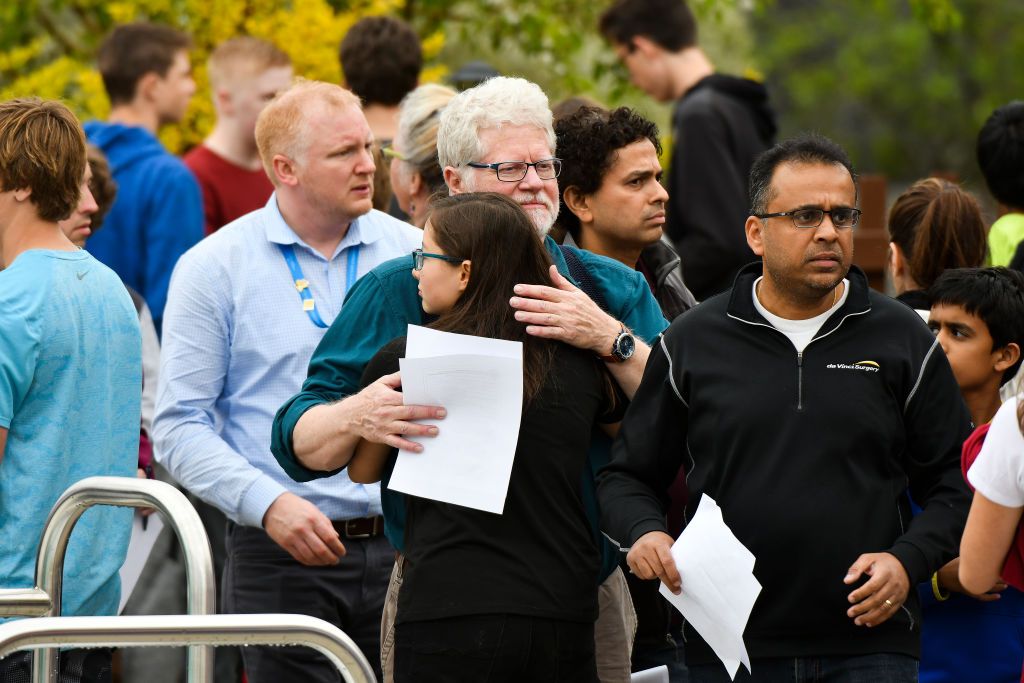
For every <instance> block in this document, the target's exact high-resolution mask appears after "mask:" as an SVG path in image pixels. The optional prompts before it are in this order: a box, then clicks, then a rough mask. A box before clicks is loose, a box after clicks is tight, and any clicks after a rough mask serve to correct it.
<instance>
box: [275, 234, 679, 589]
mask: <svg viewBox="0 0 1024 683" xmlns="http://www.w3.org/2000/svg"><path fill="white" fill-rule="evenodd" d="M544 246H545V247H546V248H547V250H548V253H549V254H550V256H551V260H552V261H553V262H554V264H555V265H556V266H558V270H559V272H560V273H562V275H564V276H565V277H569V269H568V267H567V266H566V264H565V259H564V258H563V257H562V252H561V251H560V250H559V248H558V245H557V244H555V242H554V240H552V239H551V238H550V237H548V238H545V242H544ZM568 248H570V249H572V248H573V247H568ZM577 252H578V254H579V257H580V260H581V261H583V263H584V265H586V267H587V270H588V271H589V273H590V277H591V279H592V280H593V281H594V284H595V285H596V286H597V287H598V288H599V289H600V290H601V292H602V294H604V297H605V300H606V301H607V303H608V308H609V311H608V313H609V315H611V316H613V317H615V318H616V319H618V320H620V321H621V322H622V323H623V324H624V325H626V327H628V328H629V329H631V330H633V332H634V334H636V335H637V336H639V337H640V338H641V339H643V340H645V341H647V342H648V343H650V342H651V341H652V340H653V339H654V338H655V337H657V336H658V335H659V334H660V333H661V332H662V331H663V330H664V329H665V328H666V327H668V323H667V322H666V321H665V319H664V318H663V317H662V315H661V309H660V308H659V307H658V303H657V301H655V300H654V296H653V295H652V294H651V290H650V288H649V287H648V286H647V281H646V280H644V277H643V275H641V274H640V273H638V272H637V271H635V270H633V269H631V268H627V267H626V266H624V265H622V264H621V263H619V262H618V261H613V260H612V259H609V258H606V257H604V256H598V255H597V254H592V253H590V252H588V251H583V250H577ZM416 284H417V283H416V280H415V279H414V278H413V277H412V256H403V257H401V258H396V259H393V260H391V261H387V262H385V263H382V264H381V265H379V266H377V267H376V268H374V269H373V270H371V271H370V272H369V273H367V274H366V275H364V276H363V277H362V278H360V279H359V281H358V282H356V284H355V286H354V287H353V288H352V290H351V291H350V292H349V293H348V296H347V297H345V305H344V306H342V309H341V313H340V314H339V315H338V317H337V318H335V320H334V322H333V323H332V324H331V327H330V329H328V330H327V333H326V334H325V335H324V337H323V339H322V340H321V341H320V345H319V346H317V348H316V351H315V352H314V353H313V358H312V359H311V360H310V362H309V375H308V377H307V378H306V381H305V382H304V383H303V385H302V391H300V392H299V393H298V394H296V395H295V396H293V397H292V398H291V399H290V400H289V401H288V402H287V403H285V404H284V405H283V406H281V409H280V410H278V411H277V415H276V416H275V417H274V428H273V432H272V436H271V450H272V451H273V453H274V456H275V457H276V458H277V461H278V463H280V465H281V467H282V468H283V469H284V471H285V472H287V473H288V474H289V475H290V476H291V477H292V479H294V480H295V481H310V480H312V479H317V478H320V477H329V476H331V475H332V474H335V473H336V472H337V470H335V471H334V472H319V471H316V470H310V469H307V468H306V467H303V466H302V465H301V464H300V463H299V462H298V460H297V459H296V458H295V453H294V452H293V451H292V430H294V429H295V423H296V422H298V421H299V418H300V417H302V414H303V413H305V412H306V411H307V410H309V409H310V408H312V407H313V406H317V405H321V404H324V403H332V402H334V401H337V400H339V399H341V398H344V397H345V396H349V395H351V394H355V393H357V392H358V391H359V389H360V385H361V379H362V375H363V370H364V369H365V368H366V365H367V364H368V363H369V362H370V359H371V358H373V356H374V355H376V353H377V351H379V350H380V348H381V347H382V346H384V345H385V344H387V343H388V342H389V341H391V340H392V339H395V338H396V337H403V336H405V335H406V332H407V326H408V325H410V324H412V325H422V324H423V323H424V315H425V314H424V313H423V308H422V307H421V306H420V298H419V295H418V294H417V293H416ZM608 343H609V348H610V346H611V339H609V340H608ZM610 447H611V441H610V439H608V437H607V436H605V435H604V434H603V433H600V432H598V431H595V433H594V440H593V442H592V443H591V447H590V453H589V462H590V471H589V476H586V477H584V481H583V489H582V490H583V499H584V502H585V504H586V506H587V511H588V516H589V517H590V520H591V525H592V527H593V530H594V534H595V538H597V539H598V540H599V541H600V542H601V543H602V558H603V561H602V564H603V567H602V569H603V571H602V580H603V578H604V577H607V575H608V574H610V573H611V572H612V571H613V570H614V568H615V566H616V564H617V562H618V557H617V556H616V554H615V550H614V546H612V545H611V544H610V543H609V542H608V541H607V540H606V539H604V537H603V536H602V535H601V534H600V532H599V530H598V520H599V518H600V517H599V514H598V510H597V497H596V495H595V488H594V476H593V475H594V473H596V472H597V471H598V470H599V469H600V468H601V467H603V466H604V465H605V464H606V463H607V462H608V460H609V456H610V450H611V448H610ZM392 465H393V459H392V462H391V463H390V464H389V467H388V468H387V471H386V472H385V473H384V480H383V481H382V485H381V504H382V506H383V508H384V530H385V533H386V535H387V537H388V540H389V541H390V542H391V545H393V546H394V547H395V548H396V549H397V550H399V551H401V550H402V549H403V546H404V543H403V539H404V530H405V503H404V500H403V498H402V496H403V494H401V493H397V492H395V491H391V490H390V489H388V488H387V482H388V480H389V479H390V477H391V471H390V468H391V466H392Z"/></svg>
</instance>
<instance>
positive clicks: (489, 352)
mask: <svg viewBox="0 0 1024 683" xmlns="http://www.w3.org/2000/svg"><path fill="white" fill-rule="evenodd" d="M460 355H467V356H495V357H499V358H518V359H519V360H520V361H522V359H523V344H522V342H514V341H507V340H505V339H491V338H490V337H474V336H473V335H470V334H455V333H454V332H439V331H438V330H432V329H430V328H429V327H421V326H419V325H409V327H408V330H407V332H406V341H405V357H406V358H434V357H437V356H460Z"/></svg>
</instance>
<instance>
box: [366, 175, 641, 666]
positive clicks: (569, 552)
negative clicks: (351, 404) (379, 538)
mask: <svg viewBox="0 0 1024 683" xmlns="http://www.w3.org/2000/svg"><path fill="white" fill-rule="evenodd" d="M550 265H551V262H550V260H549V257H548V255H547V252H546V251H545V249H544V247H543V245H542V243H541V241H540V240H539V239H538V238H537V234H536V232H535V228H534V227H533V225H532V223H531V222H530V220H529V218H528V217H527V216H526V214H525V213H524V212H523V211H522V209H521V208H520V207H519V206H518V205H517V204H516V203H515V202H513V201H511V200H510V199H508V198H507V197H504V196H502V195H498V194H491V193H481V194H464V195H457V196H454V197H448V198H445V199H442V200H439V201H438V202H437V203H436V204H435V206H434V208H433V210H432V213H431V217H430V220H429V221H428V222H427V224H426V227H425V231H424V235H423V249H422V251H421V252H420V251H419V250H418V252H417V255H416V257H415V265H414V272H413V275H414V276H415V277H416V278H417V279H418V280H419V283H420V286H419V290H420V296H421V298H422V299H423V309H424V310H425V311H426V312H427V313H431V314H433V315H437V316H439V317H438V319H437V320H436V322H434V323H432V324H431V327H433V328H434V329H438V330H443V331H448V332H457V333H460V334H472V335H477V336H485V337H493V338H500V339H508V340H513V341H521V342H522V343H523V413H522V421H521V424H520V431H519V440H518V443H517V447H516V452H515V460H514V464H513V467H512V474H511V480H510V482H509V489H508V497H507V499H506V502H505V508H504V512H503V513H502V514H500V515H496V514H493V513H489V512H483V511H480V510H474V509H470V508H465V507H461V506H457V505H452V504H448V503H441V502H438V501H434V500H428V499H425V498H418V497H415V496H407V497H406V525H405V550H406V556H405V570H404V582H403V584H402V588H401V592H400V593H399V597H398V615H397V619H396V623H397V630H396V640H395V681H396V682H397V683H403V682H404V681H413V680H415V681H417V683H424V682H426V683H429V682H430V681H472V682H473V683H477V682H482V681H581V682H587V683H591V682H592V681H596V680H597V678H596V668H595V663H594V619H595V618H596V616H597V586H598V571H599V554H598V548H597V544H596V542H595V539H594V536H593V534H592V532H591V530H590V525H589V523H588V521H587V518H586V515H585V512H584V506H583V501H582V498H581V492H580V487H581V482H582V477H583V472H584V467H586V466H587V460H586V459H587V448H588V445H589V443H590V438H591V431H592V429H593V427H594V425H595V424H606V425H608V423H614V422H617V421H618V419H619V418H620V417H621V415H620V413H621V409H622V408H621V406H622V401H621V400H617V398H616V395H615V393H614V391H615V390H614V389H613V384H612V383H611V381H610V379H609V378H608V377H607V375H606V373H605V370H604V368H603V366H602V364H601V362H600V361H599V360H598V359H597V358H596V357H594V356H592V355H590V354H588V353H586V352H584V351H580V350H578V349H574V348H572V347H570V346H567V345H565V344H562V343H559V342H554V341H550V340H545V339H541V338H537V337H531V336H529V335H527V334H526V330H525V326H524V325H523V324H522V323H519V322H517V321H516V320H515V318H514V316H513V309H512V308H511V307H510V306H509V303H508V301H509V298H510V297H511V296H512V288H513V286H514V285H515V284H516V283H536V284H545V285H548V286H551V280H550V276H549V274H548V268H549V267H550ZM404 353H405V339H403V338H400V339H396V340H394V341H392V342H391V343H389V344H388V345H386V346H385V347H384V348H383V349H381V351H380V352H379V353H378V354H377V355H376V356H375V357H374V358H373V360H372V361H370V364H369V365H368V366H367V368H366V372H365V374H364V376H363V383H364V384H369V383H371V382H373V381H374V380H376V379H377V378H379V377H381V376H383V375H386V374H390V373H393V372H396V371H397V370H398V359H399V358H400V357H402V356H403V355H404ZM609 431H613V429H612V428H611V427H610V426H609ZM395 457H396V456H395V452H394V451H393V450H391V449H389V448H388V447H387V446H381V445H379V444H371V443H368V442H363V443H361V444H360V445H359V447H358V448H357V450H356V454H355V455H354V456H353V458H352V460H351V461H350V462H349V464H348V472H349V476H350V477H351V478H352V480H353V481H356V482H364V483H368V482H372V481H377V480H379V479H381V477H382V475H385V478H386V474H387V473H389V472H390V469H391V467H392V466H393V463H394V459H395ZM424 457H426V456H424ZM480 457H487V454H486V453H481V454H480Z"/></svg>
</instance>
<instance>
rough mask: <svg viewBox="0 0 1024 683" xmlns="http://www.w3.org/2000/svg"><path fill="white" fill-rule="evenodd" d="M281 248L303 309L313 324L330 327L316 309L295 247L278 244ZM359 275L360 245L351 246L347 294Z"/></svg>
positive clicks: (346, 283) (346, 280)
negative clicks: (296, 256)
mask: <svg viewBox="0 0 1024 683" xmlns="http://www.w3.org/2000/svg"><path fill="white" fill-rule="evenodd" d="M277 246H278V248H279V249H280V250H281V254H282V255H283V256H284V262H285V263H287V264H288V270H290V271H291V273H292V279H293V280H294V281H295V289H297V290H299V298H300V299H302V310H304V311H305V312H306V315H308V316H309V319H310V320H312V321H313V324H314V325H316V326H317V327H324V328H326V327H328V325H327V323H325V322H324V320H323V318H321V317H320V314H319V313H318V312H317V310H316V302H315V301H313V293H312V292H310V291H309V281H308V280H307V279H306V278H305V276H303V274H302V266H300V265H299V260H298V259H297V258H295V247H294V246H292V245H291V244H279V245H277ZM358 277H359V245H358V244H357V245H355V246H354V247H349V250H348V272H347V274H346V277H345V294H348V290H350V289H352V285H354V284H355V283H356V280H357V279H358Z"/></svg>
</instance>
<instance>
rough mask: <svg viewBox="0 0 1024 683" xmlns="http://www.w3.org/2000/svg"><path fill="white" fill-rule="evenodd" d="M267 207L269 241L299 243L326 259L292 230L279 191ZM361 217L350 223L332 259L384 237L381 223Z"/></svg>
mask: <svg viewBox="0 0 1024 683" xmlns="http://www.w3.org/2000/svg"><path fill="white" fill-rule="evenodd" d="M265 208H266V211H265V212H264V214H263V225H264V229H265V231H266V235H267V241H268V242H270V243H272V244H297V245H299V246H300V247H302V248H303V249H305V250H306V251H308V252H309V253H311V254H313V255H315V256H317V257H318V258H320V259H324V257H323V254H321V253H320V252H318V251H317V250H316V249H314V248H313V247H311V246H309V245H308V244H306V243H305V242H304V241H303V240H302V238H301V237H299V236H298V235H297V234H296V233H295V231H294V230H292V228H291V226H289V225H288V222H287V221H285V219H284V216H283V215H281V209H280V207H279V206H278V205H277V192H274V193H273V194H272V195H270V199H269V200H267V205H266V207H265ZM360 218H361V217H360ZM360 218H356V219H355V220H353V221H352V222H351V223H349V226H348V232H346V233H345V237H344V238H343V239H342V240H341V242H339V243H338V246H337V247H336V248H335V250H334V254H332V255H331V260H332V261H333V260H334V259H335V258H337V257H338V254H340V253H342V252H343V251H345V250H346V249H348V248H349V247H354V246H358V245H361V244H370V243H372V242H376V241H377V240H379V239H381V237H383V232H382V231H381V227H380V226H379V225H374V224H373V222H372V221H364V220H360ZM324 260H326V259H324Z"/></svg>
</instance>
